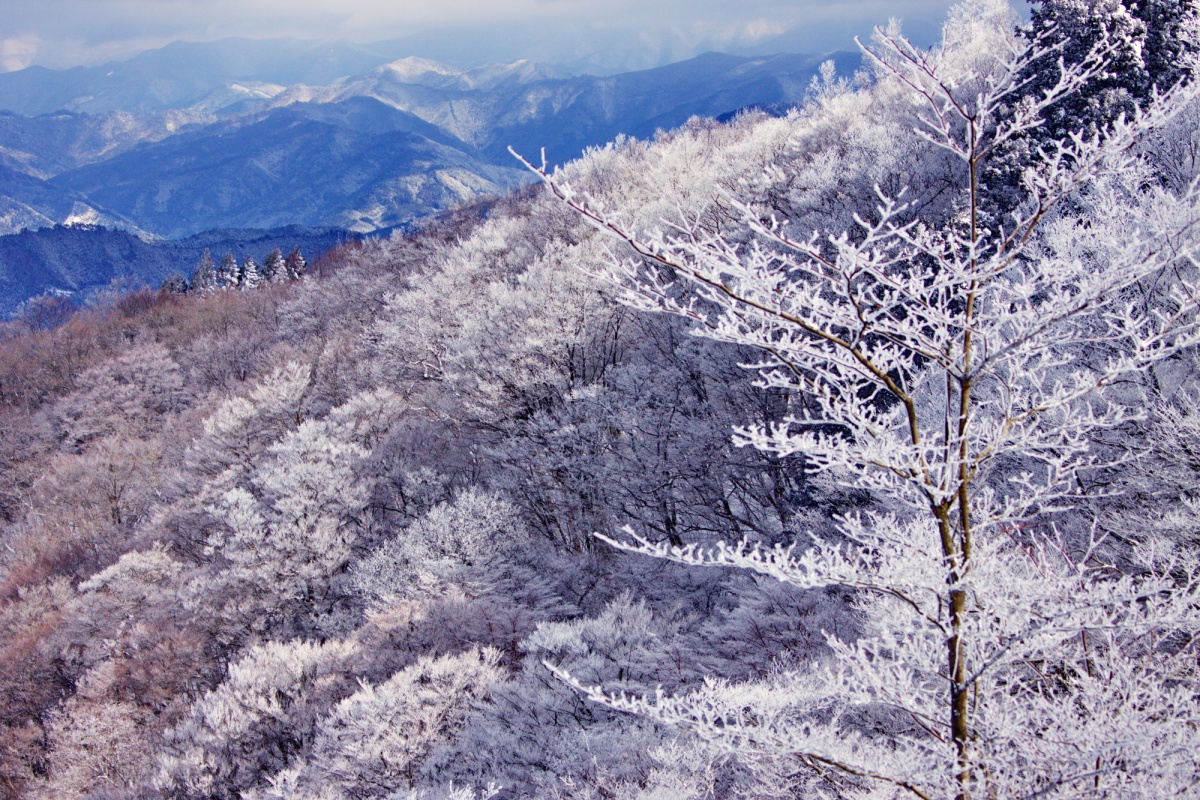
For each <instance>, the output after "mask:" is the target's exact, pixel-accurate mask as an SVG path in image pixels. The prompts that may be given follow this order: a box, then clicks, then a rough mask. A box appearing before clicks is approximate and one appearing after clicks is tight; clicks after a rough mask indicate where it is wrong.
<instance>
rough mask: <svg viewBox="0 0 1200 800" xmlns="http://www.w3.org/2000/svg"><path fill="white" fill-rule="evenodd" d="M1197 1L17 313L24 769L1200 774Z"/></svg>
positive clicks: (48, 780)
mask: <svg viewBox="0 0 1200 800" xmlns="http://www.w3.org/2000/svg"><path fill="white" fill-rule="evenodd" d="M1196 26H1197V20H1196V19H1195V16H1194V11H1193V9H1192V7H1191V4H1190V3H1187V2H1183V1H1182V0H1179V1H1178V2H1175V1H1173V0H1148V1H1147V2H1142V3H1138V4H1134V3H1132V2H1129V3H1125V2H1119V1H1118V0H1095V2H1080V1H1079V0H1043V2H1038V3H1035V4H1034V10H1033V16H1032V22H1031V23H1030V24H1029V25H1027V26H1021V25H1019V24H1018V21H1017V18H1016V16H1015V14H1014V12H1013V11H1012V9H1011V8H1010V7H1009V6H1008V5H1007V4H1006V3H1003V2H999V0H967V2H964V3H962V4H961V5H959V6H957V7H956V8H955V9H953V10H952V12H951V15H950V18H949V19H948V21H947V23H946V26H945V29H944V40H943V42H942V44H941V45H940V46H938V47H936V48H934V49H933V50H931V51H922V50H919V49H916V48H913V47H912V46H911V45H909V44H908V43H907V42H906V41H905V40H904V39H903V37H902V36H901V35H900V32H899V31H898V30H895V29H894V28H888V29H884V30H881V31H879V32H878V33H877V35H876V37H875V39H874V40H873V41H872V42H871V43H867V44H866V45H865V48H864V49H865V50H866V53H867V63H868V65H869V69H868V70H867V71H865V72H864V73H863V74H860V75H857V76H853V77H851V76H839V75H836V74H834V72H833V71H832V70H826V71H825V72H824V74H823V79H822V80H821V81H819V82H818V83H817V84H816V85H815V86H814V87H813V90H812V92H811V93H810V100H809V101H808V103H807V104H806V105H805V106H803V107H801V108H797V109H796V110H794V111H793V112H792V113H790V114H789V115H788V116H786V117H784V118H768V117H766V116H760V115H753V114H748V115H744V116H742V117H739V118H738V119H736V120H734V121H732V122H730V123H728V124H718V123H716V122H713V121H710V120H702V119H696V120H693V121H692V122H690V123H689V124H688V125H687V126H685V127H683V128H682V129H680V130H677V131H674V132H670V133H665V134H663V135H661V136H660V137H658V138H657V139H656V140H655V141H651V142H642V141H634V140H618V141H616V142H614V143H612V144H611V145H609V146H607V147H604V148H600V149H596V150H593V151H590V152H589V153H588V155H587V156H586V157H584V158H583V159H581V160H579V161H577V162H574V163H572V164H569V165H567V166H566V167H565V168H563V169H561V170H559V171H557V172H554V173H551V174H547V173H545V172H542V177H543V178H544V184H543V186H542V187H541V188H538V189H536V190H528V191H524V192H522V193H519V194H515V195H513V196H510V197H506V198H503V199H501V200H498V201H495V202H492V203H488V204H480V205H477V206H473V207H466V208H463V209H460V210H459V211H457V212H455V213H453V214H449V215H446V216H444V217H442V218H441V219H439V220H438V221H436V222H435V223H432V224H430V225H428V226H427V227H426V228H425V229H424V230H423V231H422V232H421V233H420V234H418V235H414V236H408V237H399V236H397V237H393V238H392V239H389V240H385V241H374V242H368V243H361V244H355V245H351V246H346V247H344V248H343V249H341V250H340V251H338V252H336V253H335V254H334V255H332V256H330V257H328V258H327V259H326V260H325V261H324V263H323V264H322V265H321V268H320V269H319V270H318V271H317V272H315V273H313V274H310V275H308V276H307V277H305V278H303V279H301V280H294V281H277V282H265V283H263V284H262V285H259V286H257V288H256V289H255V290H254V291H244V292H243V291H232V290H229V289H216V288H215V287H214V288H213V290H212V291H208V292H201V293H196V294H193V295H187V296H181V295H178V294H173V293H170V292H162V293H152V292H143V293H139V294H135V295H129V296H125V297H121V298H114V299H112V300H111V302H109V303H108V304H106V305H103V306H101V307H98V308H96V309H93V310H92V311H89V312H86V313H82V314H78V315H75V316H73V317H71V318H70V319H67V320H66V321H64V322H63V324H61V325H59V326H57V327H47V328H46V329H38V330H30V329H23V328H22V327H21V325H20V323H19V322H18V323H14V324H11V325H9V326H8V327H7V328H5V329H4V330H3V332H2V334H0V415H2V417H3V430H4V436H3V437H0V525H2V527H0V545H2V547H0V550H2V553H0V559H2V560H0V792H2V793H3V795H4V796H5V797H12V798H17V797H22V798H24V797H29V798H38V797H48V798H49V797H53V798H60V797H77V798H85V797H89V798H142V797H146V798H154V797H171V798H196V799H197V800H199V799H201V798H204V799H205V800H207V799H208V798H222V799H223V798H247V799H250V798H254V799H256V800H266V799H267V798H272V799H278V800H283V799H284V798H287V799H288V800H301V799H303V800H310V799H311V800H318V799H319V800H343V799H345V798H356V799H357V798H408V797H413V796H416V797H427V798H458V799H459V800H466V798H480V797H487V796H496V797H512V798H516V797H546V798H628V800H635V799H637V800H650V798H672V799H674V798H678V799H679V800H683V799H684V798H696V799H697V800H698V799H699V798H725V797H744V798H768V797H770V798H778V797H797V798H809V797H828V798H852V797H864V798H865V797H871V798H892V797H919V798H969V797H978V798H985V797H987V798H991V797H997V798H999V797H1031V798H1032V797H1055V798H1058V797H1122V798H1125V797H1130V798H1133V797H1144V798H1161V797H1168V796H1196V795H1197V794H1200V764H1198V763H1197V756H1196V753H1197V752H1200V741H1198V740H1200V703H1198V702H1197V693H1198V690H1200V682H1198V680H1197V678H1198V676H1197V670H1198V663H1197V657H1198V653H1197V641H1196V637H1197V635H1200V590H1198V584H1197V580H1198V578H1200V576H1198V574H1197V563H1196V545H1197V537H1196V529H1197V525H1198V524H1200V522H1198V519H1197V517H1198V515H1197V506H1196V502H1197V499H1196V485H1197V477H1198V473H1200V461H1198V460H1197V457H1196V453H1197V452H1198V451H1200V392H1198V391H1197V386H1196V372H1197V352H1196V346H1197V343H1198V340H1200V317H1198V316H1197V310H1198V309H1197V303H1198V302H1200V300H1198V298H1200V286H1197V284H1196V281H1197V275H1196V263H1197V260H1196V258H1197V248H1198V247H1200V237H1197V233H1196V222H1197V221H1198V218H1200V207H1198V200H1200V198H1198V196H1197V185H1196V179H1197V177H1198V176H1200V161H1198V155H1200V125H1198V123H1200V98H1198V97H1197V92H1196V90H1195V89H1194V88H1193V87H1192V85H1191V83H1190V79H1191V76H1192V73H1193V71H1194V68H1195V59H1196V57H1197V51H1198V47H1200V45H1198V42H1200V39H1198V38H1197V27H1196ZM534 168H535V171H536V170H538V169H539V168H538V167H537V165H536V164H534ZM597 534H598V535H597Z"/></svg>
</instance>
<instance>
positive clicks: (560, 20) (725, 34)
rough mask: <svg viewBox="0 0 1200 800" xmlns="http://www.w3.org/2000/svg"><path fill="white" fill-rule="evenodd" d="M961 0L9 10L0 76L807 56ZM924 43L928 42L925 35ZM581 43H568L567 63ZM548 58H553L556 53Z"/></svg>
mask: <svg viewBox="0 0 1200 800" xmlns="http://www.w3.org/2000/svg"><path fill="white" fill-rule="evenodd" d="M951 4H952V0H841V2H837V1H835V0H792V2H783V1H782V0H342V1H341V2H335V1H334V0H0V70H12V69H19V68H21V67H24V66H28V65H29V64H42V65H44V66H50V67H65V66H74V65H77V64H84V65H94V64H98V63H102V62H104V61H109V60H117V59H123V58H127V57H129V56H132V55H134V54H136V53H137V52H140V51H142V50H146V49H149V48H152V47H159V46H161V45H163V44H166V43H167V42H170V41H174V40H176V39H184V40H190V41H204V40H211V39H218V38H222V37H226V36H245V37H250V38H273V37H278V36H294V37H299V38H308V39H338V38H344V39H349V40H351V41H356V42H372V41H379V40H384V39H391V38H398V37H401V36H405V35H408V34H412V33H421V32H426V31H430V30H439V31H440V32H441V33H442V34H445V33H447V32H448V31H452V30H454V29H456V28H459V27H463V26H474V28H475V30H476V31H478V29H479V28H480V27H481V26H486V25H498V24H503V25H504V28H505V29H517V28H514V26H519V30H521V31H522V32H523V34H525V35H528V36H530V37H531V38H533V37H536V38H537V39H538V40H540V41H541V42H543V43H545V42H547V41H548V42H551V43H553V42H554V40H555V31H556V30H566V29H570V30H572V31H574V32H575V35H579V33H580V32H583V33H584V34H589V33H592V32H594V33H595V35H596V36H597V37H600V38H601V39H604V38H607V37H611V36H618V35H619V36H620V37H622V38H624V39H626V40H628V39H630V38H631V37H635V38H636V39H639V40H643V41H663V40H666V39H670V40H672V41H673V42H675V49H679V48H680V47H683V48H685V49H686V48H687V47H689V46H692V45H694V46H695V47H696V48H697V49H698V50H699V49H708V48H713V47H720V46H721V45H722V44H723V43H734V44H736V43H742V44H747V45H748V44H753V43H754V41H755V40H756V39H761V38H763V37H765V36H770V35H772V34H777V33H781V32H784V31H787V30H792V31H794V32H796V38H797V41H799V42H800V43H801V44H803V45H805V49H806V50H811V51H825V50H834V49H838V48H846V47H849V46H850V38H851V36H852V35H854V34H856V33H858V34H867V33H869V32H870V30H871V28H872V26H874V25H876V24H883V23H885V22H887V20H888V18H889V17H893V16H895V17H900V18H902V19H903V20H904V23H905V29H906V31H908V32H910V33H911V34H913V35H914V38H917V39H920V38H926V37H927V36H928V35H929V34H930V33H931V32H932V31H934V30H936V28H937V26H938V25H940V23H941V20H942V19H943V18H944V17H945V14H946V10H947V9H948V8H949V7H950V5H951ZM923 33H924V34H925V36H923V35H922V34H923ZM571 38H572V37H570V36H564V37H563V40H564V42H563V50H564V55H563V60H568V59H569V56H570V48H571V45H570V44H569V41H570V40H571ZM551 49H553V47H552V45H551Z"/></svg>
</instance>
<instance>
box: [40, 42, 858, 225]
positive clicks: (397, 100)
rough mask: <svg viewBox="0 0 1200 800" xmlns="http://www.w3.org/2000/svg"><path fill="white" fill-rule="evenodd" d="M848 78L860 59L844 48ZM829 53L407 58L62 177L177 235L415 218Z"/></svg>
mask: <svg viewBox="0 0 1200 800" xmlns="http://www.w3.org/2000/svg"><path fill="white" fill-rule="evenodd" d="M832 58H833V59H834V61H835V63H837V64H838V67H839V71H840V72H842V73H843V74H845V73H846V72H849V71H852V70H853V69H854V68H855V67H856V66H857V65H858V60H857V56H854V55H851V54H844V53H838V54H833V55H832ZM825 59H826V56H797V55H780V56H772V57H763V58H745V57H739V56H730V55H723V54H718V53H710V54H706V55H703V56H699V57H697V58H694V59H691V60H689V61H685V62H681V63H679V64H672V65H669V66H666V67H659V68H656V69H651V70H644V71H640V72H634V73H626V74H622V75H615V76H608V77H596V76H573V77H562V76H561V74H560V73H559V74H556V73H555V72H554V71H553V70H550V69H546V68H542V67H539V66H538V65H533V64H528V63H524V62H519V63H516V64H510V65H501V66H494V67H487V68H480V69H475V70H466V71H464V70H458V69H456V68H452V67H447V66H446V65H441V64H436V63H434V62H429V61H424V60H421V59H411V58H409V59H403V60H401V61H398V62H393V63H390V64H387V65H384V66H380V67H378V68H375V69H374V70H371V71H370V72H368V73H367V74H365V75H363V76H360V77H358V78H354V79H345V80H341V81H337V82H335V83H333V84H331V85H327V86H319V87H312V86H305V85H299V86H295V87H292V88H290V89H289V90H287V91H286V92H283V93H281V94H279V95H278V96H276V97H275V98H273V99H272V100H271V102H270V104H269V105H268V106H267V107H263V108H259V109H257V110H255V111H253V112H248V113H243V114H240V115H237V116H235V117H232V118H227V119H221V120H217V121H215V122H213V123H211V124H208V125H194V126H192V127H190V128H188V129H186V130H184V131H183V132H180V133H177V134H175V135H172V136H168V137H167V138H164V139H161V140H160V141H151V142H144V143H142V144H139V145H137V146H135V147H132V148H131V149H125V150H123V151H121V152H118V154H116V155H114V156H113V157H111V158H108V159H106V160H102V161H99V162H97V163H92V164H88V165H85V166H81V167H77V168H73V169H68V170H65V171H63V172H61V173H59V174H58V175H56V176H55V177H53V178H51V179H50V184H51V185H52V186H54V187H57V188H59V189H62V190H64V191H66V192H69V193H73V194H74V195H79V196H84V197H86V198H88V199H89V201H90V202H91V203H93V204H94V205H96V206H97V207H98V208H101V209H105V210H107V212H108V213H110V214H111V215H113V216H114V217H117V218H121V219H126V220H129V221H130V223H131V224H134V225H136V226H138V227H139V228H141V229H144V230H146V231H150V232H153V233H155V234H158V235H161V236H167V237H177V236H183V235H187V234H191V233H195V232H198V231H202V230H205V229H207V228H214V227H215V228H222V227H254V228H269V227H276V226H279V225H284V224H290V223H295V224H301V225H315V226H321V225H330V226H338V227H345V228H349V229H353V230H358V231H369V230H374V229H376V228H386V227H391V226H395V225H398V224H403V223H405V222H409V221H412V220H415V219H419V218H421V217H425V216H428V215H429V214H431V213H434V212H436V211H438V210H440V209H443V208H446V207H447V206H449V205H453V204H455V203H457V202H460V201H463V200H466V199H469V198H470V197H472V196H475V195H479V194H491V193H497V192H503V191H505V190H507V189H509V188H511V187H513V186H516V185H518V184H519V183H520V182H521V181H523V180H526V179H527V178H528V176H527V175H526V174H525V173H523V172H522V171H521V170H519V169H517V165H516V163H515V161H514V160H513V159H512V157H511V156H510V155H509V154H508V147H509V146H510V145H511V146H513V147H515V148H516V149H517V150H518V151H520V152H523V153H527V154H530V155H534V154H536V153H537V152H538V151H539V149H540V148H542V147H545V148H546V149H547V152H548V154H549V156H550V157H551V159H552V160H554V161H566V160H569V159H572V158H575V157H577V156H578V155H579V154H580V153H581V152H582V150H583V149H584V148H586V147H588V146H592V145H600V144H604V143H605V142H608V141H610V140H612V139H613V138H614V137H615V136H617V135H618V134H627V135H632V136H637V137H647V136H652V135H653V134H654V133H655V131H656V130H659V129H668V130H669V129H671V128H674V127H676V126H678V125H680V124H682V123H684V122H685V121H687V119H688V118H690V117H692V116H695V115H701V116H712V117H719V116H723V115H729V114H731V113H734V112H736V111H737V110H738V109H742V108H751V107H769V108H783V107H786V106H787V105H788V104H790V103H795V102H797V101H799V100H800V99H802V98H803V96H804V93H805V91H806V90H807V88H808V86H809V83H810V81H811V80H812V77H813V75H814V74H815V73H816V71H817V69H818V67H819V65H820V63H821V62H822V61H823V60H825Z"/></svg>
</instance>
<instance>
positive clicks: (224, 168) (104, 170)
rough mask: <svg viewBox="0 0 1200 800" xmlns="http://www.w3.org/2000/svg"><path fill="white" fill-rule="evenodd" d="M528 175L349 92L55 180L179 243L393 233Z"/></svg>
mask: <svg viewBox="0 0 1200 800" xmlns="http://www.w3.org/2000/svg"><path fill="white" fill-rule="evenodd" d="M523 178H524V175H523V174H522V173H521V171H519V170H517V169H516V168H515V165H514V166H497V165H495V164H493V163H491V162H489V161H488V160H487V159H486V158H484V157H483V156H482V155H480V154H479V153H477V152H476V151H475V150H474V149H473V148H471V147H469V146H468V145H466V144H464V143H463V142H461V141H459V140H457V139H455V138H454V137H453V136H450V135H449V134H446V133H445V132H443V131H442V130H440V129H438V128H437V127H435V126H433V125H430V124H429V123H427V122H425V121H424V120H421V119H420V118H418V117H416V116H414V115H412V114H409V113H407V112H404V111H400V110H398V109H395V108H392V107H390V106H387V105H384V104H383V103H381V102H379V101H377V100H374V99H371V98H367V97H353V98H349V99H347V100H344V101H341V102H337V103H327V104H314V103H299V104H294V105H289V106H285V107H283V108H277V109H272V110H270V111H268V112H264V113H261V114H259V115H256V116H255V117H254V118H252V119H243V120H239V121H237V122H221V123H216V124H214V125H210V126H207V127H204V128H202V129H200V130H196V131H192V132H188V133H182V134H179V135H176V136H172V137H170V138H168V139H165V140H163V141H160V142H154V143H151V144H146V145H142V146H139V147H137V148H135V149H133V150H131V151H129V152H127V153H124V154H122V155H119V156H116V157H114V158H111V159H109V160H107V161H103V162H100V163H98V164H93V165H90V166H87V167H83V168H80V169H76V170H72V171H69V172H66V173H63V174H61V175H59V176H57V177H55V178H53V179H52V180H51V182H50V183H51V184H52V185H53V186H56V187H59V188H61V189H63V190H65V191H69V192H74V193H78V194H80V195H84V196H87V197H88V198H90V199H91V200H92V201H93V202H95V203H97V204H99V205H101V206H104V207H106V208H111V209H114V210H116V211H118V212H119V213H120V214H122V215H123V216H125V217H127V218H129V219H131V220H133V221H134V222H135V223H136V224H137V225H138V226H139V227H141V228H143V229H145V230H149V231H153V232H154V233H156V234H159V235H161V236H166V237H171V238H174V237H179V236H186V235H188V234H193V233H198V232H200V231H203V230H207V229H209V228H230V227H242V228H246V227H252V228H273V227H278V226H281V225H287V224H299V225H311V226H321V225H329V226H336V227H341V228H348V229H353V230H359V231H369V230H375V229H377V228H389V227H393V226H396V225H400V224H403V223H406V222H411V221H413V220H416V219H419V218H421V217H426V216H429V215H430V214H431V213H433V212H435V211H437V210H439V209H443V208H447V207H449V206H451V205H455V204H457V203H459V202H462V201H464V200H469V199H470V198H472V197H474V196H477V195H481V194H496V193H500V192H503V191H506V190H507V189H509V188H510V187H513V186H516V185H517V184H518V182H519V181H520V180H521V179H523Z"/></svg>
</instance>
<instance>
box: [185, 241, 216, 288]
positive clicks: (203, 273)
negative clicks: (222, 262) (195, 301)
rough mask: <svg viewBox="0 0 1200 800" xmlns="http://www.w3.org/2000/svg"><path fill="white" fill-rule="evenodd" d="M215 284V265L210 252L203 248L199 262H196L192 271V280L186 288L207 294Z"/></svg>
mask: <svg viewBox="0 0 1200 800" xmlns="http://www.w3.org/2000/svg"><path fill="white" fill-rule="evenodd" d="M217 286H218V282H217V265H216V263H215V262H214V261H213V257H212V253H210V252H209V251H208V248H205V249H204V252H203V253H202V254H201V255H200V261H199V263H197V264H196V269H195V270H194V271H193V272H192V280H191V281H190V282H189V283H188V289H189V290H190V291H193V292H199V293H201V294H207V293H209V292H212V291H215V290H216V288H217Z"/></svg>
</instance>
